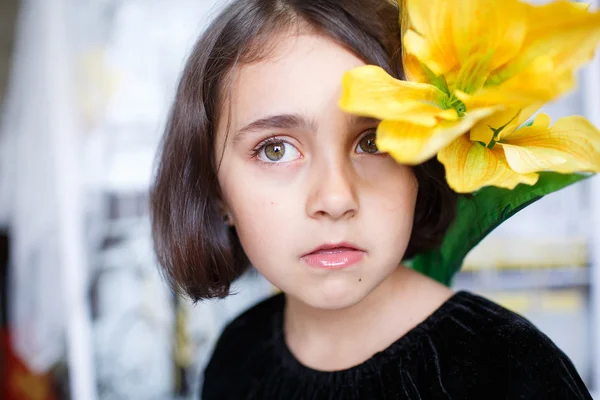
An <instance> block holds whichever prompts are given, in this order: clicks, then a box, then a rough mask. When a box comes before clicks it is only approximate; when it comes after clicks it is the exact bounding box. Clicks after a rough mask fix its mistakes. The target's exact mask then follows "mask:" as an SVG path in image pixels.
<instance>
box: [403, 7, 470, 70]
mask: <svg viewBox="0 0 600 400" xmlns="http://www.w3.org/2000/svg"><path fill="white" fill-rule="evenodd" d="M452 3H453V2H450V1H445V0H430V1H418V0H417V1H415V0H407V1H406V8H407V11H408V15H409V18H410V24H411V25H410V26H411V29H410V30H408V31H407V32H406V34H405V35H404V36H403V38H402V40H403V44H404V46H405V47H406V50H407V51H408V52H409V53H411V54H414V55H415V56H416V57H417V58H418V59H419V60H420V61H421V62H422V63H424V64H425V65H427V67H428V68H429V69H430V70H432V71H433V72H434V73H435V74H436V75H442V74H445V73H446V72H448V71H451V70H452V69H454V68H455V67H456V66H457V65H458V59H457V58H456V51H455V49H454V43H453V41H452V20H451V18H450V16H451V13H452V7H453V4H452Z"/></svg>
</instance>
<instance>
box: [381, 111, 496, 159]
mask: <svg viewBox="0 0 600 400" xmlns="http://www.w3.org/2000/svg"><path fill="white" fill-rule="evenodd" d="M494 111H495V109H494V108H488V109H481V110H475V111H472V112H469V113H467V114H465V116H464V117H463V118H461V119H460V120H458V121H442V122H440V123H439V124H438V125H436V126H435V127H427V126H423V125H415V124H411V123H407V122H402V121H389V120H386V121H383V122H381V123H380V124H379V127H378V128H377V147H378V148H379V150H381V151H383V152H386V153H389V154H390V155H391V156H392V157H394V159H395V160H396V161H398V162H399V163H402V164H409V165H416V164H420V163H422V162H424V161H427V160H428V159H430V158H432V157H433V156H435V155H436V153H438V152H439V151H440V150H441V149H442V148H444V147H445V146H447V145H448V144H449V143H451V142H452V141H453V140H454V139H455V138H456V137H458V136H460V135H462V134H464V133H465V132H467V131H468V130H469V129H470V128H471V127H472V126H473V125H474V124H475V123H476V122H477V121H478V120H480V119H482V118H485V117H487V116H488V115H491V114H492V113H493V112H494Z"/></svg>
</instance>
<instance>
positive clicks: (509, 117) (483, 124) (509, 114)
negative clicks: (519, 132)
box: [470, 104, 542, 145]
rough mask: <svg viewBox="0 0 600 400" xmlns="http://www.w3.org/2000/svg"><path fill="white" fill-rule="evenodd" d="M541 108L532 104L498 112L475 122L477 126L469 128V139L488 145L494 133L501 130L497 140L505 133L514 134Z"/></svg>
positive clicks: (539, 105)
mask: <svg viewBox="0 0 600 400" xmlns="http://www.w3.org/2000/svg"><path fill="white" fill-rule="evenodd" d="M541 106H542V105H541V104H534V105H531V106H529V107H525V108H522V109H519V108H514V107H510V108H507V109H504V110H501V111H498V112H496V113H494V114H492V115H490V116H489V117H487V118H484V119H482V120H481V121H479V122H477V124H475V126H473V128H471V134H470V139H471V140H473V141H476V142H481V143H484V144H486V145H488V144H489V143H490V142H491V140H492V138H493V137H494V131H497V130H498V129H501V131H500V132H499V138H502V137H503V135H505V134H506V132H514V131H515V130H516V129H517V128H518V127H519V126H520V125H522V124H523V123H524V122H525V121H527V120H528V119H529V118H530V117H531V116H532V115H533V114H534V113H535V112H536V111H537V110H538V109H539V108H540V107H541ZM499 138H498V139H499Z"/></svg>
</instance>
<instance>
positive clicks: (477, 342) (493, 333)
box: [436, 292, 591, 399]
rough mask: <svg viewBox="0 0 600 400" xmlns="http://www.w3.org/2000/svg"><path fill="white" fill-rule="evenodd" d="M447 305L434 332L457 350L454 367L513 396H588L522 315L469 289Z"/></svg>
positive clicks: (573, 371) (572, 369) (572, 371)
mask: <svg viewBox="0 0 600 400" xmlns="http://www.w3.org/2000/svg"><path fill="white" fill-rule="evenodd" d="M448 307H449V308H448V312H447V313H445V314H444V315H443V316H442V318H441V319H440V321H439V324H438V326H437V329H436V331H437V332H440V333H444V332H445V335H444V336H445V337H444V339H441V340H440V343H441V345H442V346H448V347H447V348H451V349H452V350H451V351H453V352H457V353H458V354H457V359H459V360H461V361H460V362H459V364H461V365H458V364H457V365H455V367H456V368H457V370H460V371H462V372H463V373H464V372H465V369H469V370H471V371H470V372H472V373H473V374H475V375H478V377H479V378H480V379H481V381H487V382H488V385H491V386H493V385H494V383H501V385H500V386H498V388H499V390H502V391H504V392H506V393H507V396H509V395H510V396H516V397H514V398H528V399H530V398H545V397H544V396H547V395H549V394H553V396H555V397H553V398H557V399H563V398H565V399H566V398H569V399H588V398H591V397H589V394H588V392H587V389H586V388H585V385H584V383H583V381H582V380H581V378H580V377H579V375H578V373H577V371H576V369H575V367H574V366H573V364H572V362H571V360H570V359H569V358H568V357H567V356H566V354H565V353H563V352H562V351H561V350H560V349H559V348H558V347H557V346H556V345H555V344H554V342H553V341H552V340H551V339H550V338H549V337H548V336H546V335H545V334H544V333H543V332H541V331H540V330H539V329H538V328H537V327H536V326H535V325H534V324H533V323H531V322H530V321H529V320H527V319H526V318H524V317H523V316H521V315H519V314H516V313H514V312H512V311H510V310H508V309H506V308H504V307H502V306H500V305H499V304H496V303H494V302H492V301H490V300H488V299H486V298H484V297H481V296H478V295H475V294H472V293H469V292H459V293H458V294H457V295H455V296H454V297H453V298H452V299H451V300H450V301H449V304H448ZM521 396H525V397H521ZM510 398H512V397H510Z"/></svg>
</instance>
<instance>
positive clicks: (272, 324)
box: [203, 294, 285, 398]
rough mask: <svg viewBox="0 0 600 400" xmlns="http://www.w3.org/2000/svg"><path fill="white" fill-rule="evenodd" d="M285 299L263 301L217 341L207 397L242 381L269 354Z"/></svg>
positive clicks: (206, 386) (206, 384)
mask: <svg viewBox="0 0 600 400" xmlns="http://www.w3.org/2000/svg"><path fill="white" fill-rule="evenodd" d="M284 302H285V300H284V296H283V295H282V294H277V295H274V296H272V297H269V298H268V299H266V300H263V301H261V302H260V303H258V304H257V305H255V306H253V307H252V308H250V309H249V310H247V311H245V312H244V313H242V314H241V315H239V316H238V317H236V318H235V319H234V320H233V321H231V322H230V323H229V324H228V325H227V326H226V327H225V329H223V332H222V333H221V336H220V337H219V339H218V340H217V343H216V345H215V348H214V350H213V353H212V356H211V358H210V361H209V363H208V365H207V367H206V369H205V371H204V389H203V391H204V396H205V397H207V398H221V396H209V392H211V393H212V391H214V390H221V389H223V388H228V390H232V389H234V388H233V387H232V386H231V385H230V384H228V382H231V378H232V377H234V378H235V379H236V380H237V379H239V380H240V381H239V383H240V385H241V384H242V383H243V382H242V381H241V380H243V379H242V378H243V377H244V376H246V375H248V372H249V371H251V370H252V368H253V365H254V364H255V363H256V362H257V360H260V359H261V357H262V356H263V355H264V354H265V353H267V352H268V349H267V347H268V346H270V345H272V343H273V342H274V340H273V339H274V338H275V335H277V334H278V329H279V328H278V326H279V324H278V321H280V316H281V314H282V312H283V306H284Z"/></svg>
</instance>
